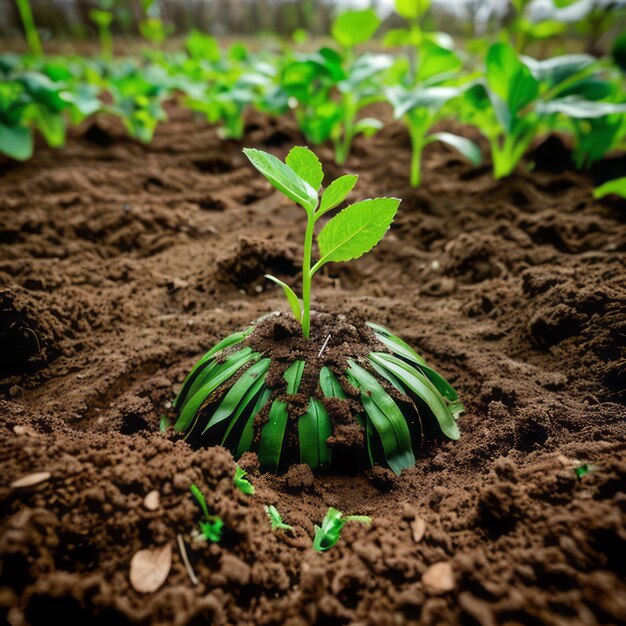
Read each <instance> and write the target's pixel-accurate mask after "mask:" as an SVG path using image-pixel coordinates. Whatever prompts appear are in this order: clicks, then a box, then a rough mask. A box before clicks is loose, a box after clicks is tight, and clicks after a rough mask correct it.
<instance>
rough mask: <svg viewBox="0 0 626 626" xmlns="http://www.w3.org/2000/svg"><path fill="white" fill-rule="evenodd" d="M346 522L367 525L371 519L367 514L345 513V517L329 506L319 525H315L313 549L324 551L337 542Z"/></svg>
mask: <svg viewBox="0 0 626 626" xmlns="http://www.w3.org/2000/svg"><path fill="white" fill-rule="evenodd" d="M348 522H359V523H361V524H365V525H366V526H369V525H370V524H371V523H372V519H371V518H370V517H368V516H367V515H346V516H345V517H344V516H343V514H342V513H341V511H338V510H337V509H335V508H333V507H330V508H329V509H328V511H327V512H326V515H325V516H324V519H323V520H322V525H321V526H315V537H314V538H313V549H314V550H316V551H317V552H325V551H326V550H329V549H330V548H332V547H333V546H335V545H336V544H337V542H338V541H339V539H340V537H341V531H342V530H343V527H344V526H345V525H346V524H347V523H348Z"/></svg>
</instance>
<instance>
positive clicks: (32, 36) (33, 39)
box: [15, 0, 42, 56]
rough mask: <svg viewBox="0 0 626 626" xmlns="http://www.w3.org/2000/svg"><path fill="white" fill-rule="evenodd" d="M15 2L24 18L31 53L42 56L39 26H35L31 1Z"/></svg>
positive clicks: (22, 18) (19, 0)
mask: <svg viewBox="0 0 626 626" xmlns="http://www.w3.org/2000/svg"><path fill="white" fill-rule="evenodd" d="M15 4H17V10H18V12H19V14H20V19H21V20H22V26H23V27H24V34H25V35H26V41H27V42H28V48H29V49H30V53H31V54H32V55H34V56H40V55H41V53H42V48H41V40H40V39H39V33H38V32H37V26H35V20H34V19H33V12H32V10H31V8H30V2H29V0H16V1H15Z"/></svg>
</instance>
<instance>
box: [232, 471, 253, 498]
mask: <svg viewBox="0 0 626 626" xmlns="http://www.w3.org/2000/svg"><path fill="white" fill-rule="evenodd" d="M246 474H247V472H246V470H244V469H242V468H241V467H239V466H237V469H235V477H234V478H233V482H234V483H235V486H236V487H237V489H239V490H240V491H241V492H242V493H245V494H246V495H247V496H251V495H253V494H254V487H253V485H252V484H251V483H250V481H248V480H246V479H245V478H244V476H245V475H246Z"/></svg>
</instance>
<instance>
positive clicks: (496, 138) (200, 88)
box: [0, 0, 626, 186]
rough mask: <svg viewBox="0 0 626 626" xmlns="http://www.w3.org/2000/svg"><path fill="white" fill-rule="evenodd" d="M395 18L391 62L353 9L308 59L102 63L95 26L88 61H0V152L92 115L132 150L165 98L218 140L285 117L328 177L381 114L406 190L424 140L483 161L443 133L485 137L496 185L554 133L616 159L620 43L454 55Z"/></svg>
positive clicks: (204, 43)
mask: <svg viewBox="0 0 626 626" xmlns="http://www.w3.org/2000/svg"><path fill="white" fill-rule="evenodd" d="M424 4H427V3H424ZM396 9H397V11H398V13H399V14H400V15H401V16H402V17H403V18H405V20H406V24H407V26H406V28H403V29H395V30H394V31H391V33H388V35H387V37H386V38H385V44H386V45H387V46H388V47H390V49H387V50H384V49H383V51H382V52H377V51H374V50H381V48H380V46H379V45H377V44H376V43H375V42H374V39H373V38H374V36H375V34H376V31H377V30H378V28H379V26H380V21H379V18H378V17H377V15H376V13H374V12H373V11H371V10H363V11H349V12H346V13H344V14H342V15H340V16H339V17H338V18H337V19H336V20H335V21H334V23H333V24H332V29H331V34H332V39H333V43H332V44H330V45H328V46H323V47H320V48H319V49H318V50H315V51H307V52H303V51H299V50H297V49H296V48H294V47H292V46H290V45H287V44H283V45H282V46H281V48H280V49H279V50H261V51H253V50H250V49H248V48H246V47H245V46H244V45H243V44H240V43H236V44H234V45H231V46H230V47H228V48H227V49H224V48H222V47H220V45H219V44H218V42H217V41H216V40H215V39H214V38H212V37H210V36H208V35H205V34H202V33H200V32H197V31H196V32H192V33H191V34H190V35H189V36H188V38H187V39H186V41H185V45H184V49H182V50H178V51H174V52H165V51H161V50H146V51H144V52H143V53H142V54H141V55H140V56H139V57H137V58H133V59H130V58H114V57H113V56H112V54H111V50H110V37H109V35H108V34H107V33H106V28H107V25H106V20H103V22H102V24H103V29H104V30H103V33H102V37H101V40H102V52H101V54H100V55H99V56H98V57H96V58H85V57H78V56H77V57H67V56H65V57H61V56H54V57H47V56H43V55H41V54H39V53H38V50H37V49H36V46H35V49H33V51H32V53H31V54H29V55H21V56H19V55H13V54H4V55H0V152H2V153H4V154H5V155H8V156H9V157H11V158H14V159H18V160H25V159H28V158H29V157H30V156H31V155H32V153H33V145H34V140H33V135H34V132H35V131H38V132H39V133H40V134H41V135H42V136H43V138H44V139H45V141H46V142H47V143H48V145H50V146H53V147H60V146H62V145H63V144H64V142H65V136H66V132H67V129H68V126H70V125H76V124H80V123H82V122H84V120H85V119H86V118H88V117H90V116H93V115H96V114H103V113H104V114H110V115H114V116H117V117H119V118H120V119H121V121H122V122H123V124H124V125H125V127H126V129H127V132H128V133H129V135H130V136H132V137H133V138H136V139H138V140H140V141H142V142H150V141H151V140H152V137H153V135H154V132H155V129H156V127H157V125H158V124H159V122H161V121H164V120H166V119H167V115H166V112H165V109H164V103H165V102H166V101H168V100H172V99H175V100H177V101H178V102H179V103H180V105H181V106H183V107H186V108H188V109H190V110H191V111H193V112H194V113H195V114H196V115H198V116H202V117H204V118H206V120H207V122H208V123H210V124H215V125H216V126H217V127H218V132H219V133H220V135H221V137H223V138H224V139H225V140H229V139H239V138H241V137H242V136H243V134H244V131H245V120H246V114H247V112H248V111H249V110H251V109H256V110H257V111H260V112H263V113H265V114H267V115H271V116H282V115H285V114H292V115H293V116H294V117H295V120H296V121H297V124H298V127H299V129H300V130H301V132H302V134H303V136H304V138H305V140H306V141H307V143H309V144H314V145H319V144H323V143H326V142H329V143H330V144H331V145H332V146H333V148H334V154H335V160H336V162H337V163H338V164H342V163H344V162H345V161H346V159H347V158H348V156H349V154H350V150H351V145H352V142H353V140H354V138H355V137H357V136H358V135H364V136H366V137H369V136H371V135H373V134H375V133H376V132H378V131H379V130H380V129H381V128H382V127H383V124H384V121H383V119H380V118H381V117H382V118H389V115H385V114H384V107H385V106H389V107H391V109H392V110H393V115H394V117H395V118H396V119H397V120H401V121H402V123H403V124H404V125H405V126H406V129H407V133H408V136H409V137H410V141H411V146H412V159H411V163H410V168H409V172H408V173H409V176H410V181H411V184H412V185H414V186H417V185H419V183H420V162H421V155H422V151H423V149H424V147H425V146H427V145H428V144H430V143H432V142H434V141H441V142H444V143H446V144H447V145H449V146H451V147H452V148H453V149H455V150H457V151H458V152H459V153H461V154H462V155H463V156H464V157H465V158H467V159H468V160H469V161H470V162H472V163H474V164H478V163H479V162H480V161H481V160H482V159H483V158H484V156H485V155H481V150H480V149H479V147H478V145H477V144H476V143H474V142H473V141H471V140H469V139H468V138H466V137H464V136H461V135H457V134H452V133H449V132H435V131H434V128H435V126H436V125H437V124H438V122H440V121H442V120H454V121H456V122H460V123H461V124H463V125H464V126H465V127H467V128H468V129H469V133H467V134H469V135H470V136H472V137H476V136H477V134H478V133H479V134H481V135H482V136H483V137H484V138H485V140H486V141H485V142H484V143H485V145H488V146H489V150H490V158H491V162H492V165H493V174H494V176H495V177H496V178H501V177H503V176H507V175H508V174H510V173H511V172H512V171H513V170H514V169H515V168H516V166H517V165H518V163H519V162H520V160H521V159H522V157H523V156H524V154H526V153H527V151H528V150H529V149H530V147H531V146H532V145H533V144H534V143H535V141H536V140H537V139H538V138H541V137H543V136H546V135H548V134H550V133H552V132H559V133H562V134H565V135H568V136H569V137H570V138H571V143H572V145H573V154H574V161H575V164H576V165H577V167H579V168H584V167H587V166H589V165H590V164H591V163H593V162H594V161H596V160H598V159H600V158H602V157H603V156H604V155H605V154H606V153H607V152H609V151H612V150H616V149H618V150H619V149H626V89H625V85H626V33H624V34H623V35H622V36H620V37H617V38H616V40H615V42H614V44H613V45H612V50H611V54H610V55H609V56H607V57H606V58H601V59H597V58H595V57H592V56H590V55H587V54H562V55H557V56H554V57H551V58H548V59H543V60H537V59H535V58H532V57H530V56H527V55H524V54H521V53H520V52H519V51H518V50H517V49H516V48H515V46H513V45H510V44H509V43H506V42H496V43H492V44H490V45H488V44H486V43H485V44H484V45H483V46H476V45H474V46H472V48H471V50H468V49H463V50H462V49H457V48H455V46H454V42H453V41H452V40H451V39H450V38H449V37H448V36H447V35H445V34H443V33H432V32H425V31H423V30H422V29H421V27H420V23H421V17H422V11H423V7H422V4H421V3H419V2H407V1H405V0H397V2H396ZM157 30H158V29H157ZM526 36H528V35H526ZM357 48H358V50H357ZM457 126H458V125H457ZM455 127H456V126H455ZM471 127H473V128H474V129H475V131H472V128H471ZM476 131H477V132H476Z"/></svg>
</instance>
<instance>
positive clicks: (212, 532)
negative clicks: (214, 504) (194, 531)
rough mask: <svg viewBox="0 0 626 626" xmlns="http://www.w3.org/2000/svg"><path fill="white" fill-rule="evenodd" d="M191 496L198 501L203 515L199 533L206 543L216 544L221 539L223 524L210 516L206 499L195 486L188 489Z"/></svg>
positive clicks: (216, 517)
mask: <svg viewBox="0 0 626 626" xmlns="http://www.w3.org/2000/svg"><path fill="white" fill-rule="evenodd" d="M189 490H190V491H191V494H192V495H193V497H194V498H195V499H196V500H197V501H198V504H199V506H200V509H201V510H202V514H203V515H204V520H203V521H201V522H200V523H199V526H200V532H201V534H202V536H203V537H204V539H206V540H207V541H211V542H213V543H217V542H218V541H219V540H220V539H221V538H222V530H223V528H224V522H223V521H222V519H221V518H220V517H218V516H217V515H210V514H209V509H208V507H207V504H206V498H205V497H204V494H203V493H202V492H201V491H200V489H198V487H196V485H194V484H192V485H191V486H190V487H189Z"/></svg>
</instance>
